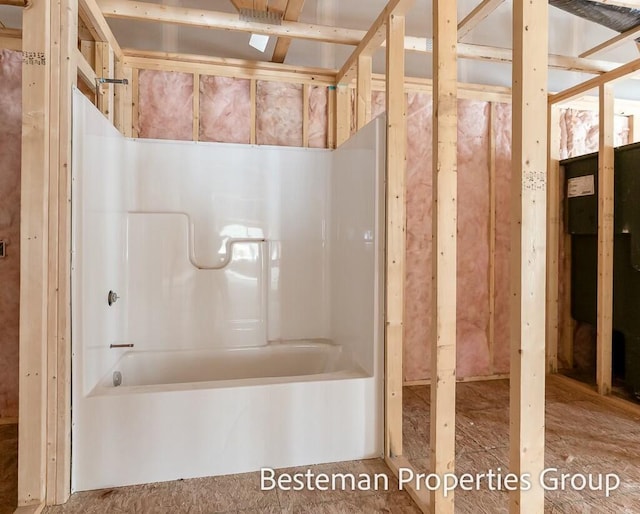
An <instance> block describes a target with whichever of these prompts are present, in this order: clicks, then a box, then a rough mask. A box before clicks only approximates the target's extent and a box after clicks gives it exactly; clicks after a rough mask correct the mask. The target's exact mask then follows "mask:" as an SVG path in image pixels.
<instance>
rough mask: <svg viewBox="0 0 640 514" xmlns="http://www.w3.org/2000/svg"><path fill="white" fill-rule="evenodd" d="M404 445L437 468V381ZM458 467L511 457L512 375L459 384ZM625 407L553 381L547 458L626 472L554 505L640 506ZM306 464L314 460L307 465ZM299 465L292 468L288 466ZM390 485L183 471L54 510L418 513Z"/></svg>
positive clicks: (10, 491) (478, 495)
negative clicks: (608, 484) (433, 436)
mask: <svg viewBox="0 0 640 514" xmlns="http://www.w3.org/2000/svg"><path fill="white" fill-rule="evenodd" d="M404 393H405V394H404V438H405V454H406V456H407V457H408V458H409V459H410V460H411V462H412V463H413V465H414V467H416V468H418V470H419V471H425V470H426V469H427V467H428V454H429V447H428V444H427V441H428V433H429V387H428V386H412V387H405V388H404ZM457 396H458V401H457V406H456V407H457V461H456V467H457V472H458V473H464V472H472V473H478V472H486V471H487V470H489V469H493V470H494V471H495V470H498V468H501V469H502V470H503V471H504V470H506V469H507V467H508V466H507V464H508V431H509V419H508V418H509V406H508V404H509V383H508V381H507V380H495V381H489V382H469V383H462V384H458V395H457ZM638 412H639V414H637V415H636V414H633V412H632V411H629V410H621V409H619V408H617V407H615V406H613V405H608V404H603V403H602V400H599V399H596V398H594V397H593V396H591V395H589V394H587V393H584V392H581V391H580V390H576V389H575V388H573V387H570V386H568V385H566V384H565V382H563V381H562V379H561V378H557V377H549V378H548V387H547V420H546V421H547V447H546V464H547V466H548V467H551V466H553V467H556V468H558V470H559V471H560V472H566V473H607V472H615V473H618V474H619V475H620V478H621V480H622V484H621V486H620V489H619V490H618V491H616V492H615V493H614V495H613V496H612V497H611V498H608V499H607V498H604V497H603V495H602V493H601V492H593V493H587V492H582V493H578V492H572V491H565V492H551V491H550V492H548V493H547V502H546V509H545V510H546V512H550V513H566V514H574V513H575V514H578V513H579V514H584V513H594V514H595V513H598V514H601V513H612V514H614V513H615V514H619V513H625V512H626V513H637V512H638V505H640V409H639V410H638ZM0 437H1V439H0V449H1V450H0V451H1V453H0V462H1V464H2V470H1V472H2V475H1V477H2V486H1V488H0V514H3V513H5V512H7V513H8V512H13V509H14V508H15V504H16V502H15V500H16V493H15V487H16V476H17V473H16V471H17V470H16V468H17V466H16V463H17V458H16V452H17V430H16V425H4V426H0ZM314 469H315V470H316V471H317V472H325V473H331V472H338V471H339V472H343V473H344V472H351V473H370V474H372V473H382V472H385V473H387V474H389V475H390V472H389V470H388V468H387V467H386V466H385V464H384V463H383V462H382V461H381V460H370V461H357V462H347V463H338V464H326V465H320V466H314ZM301 470H306V468H301ZM289 471H291V470H289ZM395 483H396V482H395V480H390V484H391V485H392V487H391V489H390V490H389V491H387V492H377V493H376V492H373V493H365V492H362V493H355V492H351V491H344V492H341V491H340V492H317V491H313V492H312V491H301V492H281V491H280V492H276V491H264V492H262V491H260V483H259V474H258V473H247V474H243V475H233V476H225V477H214V478H202V479H194V480H181V481H178V482H168V483H161V484H149V485H142V486H135V487H125V488H120V489H109V490H102V491H91V492H86V493H79V494H75V495H73V496H72V497H71V499H70V500H69V502H68V503H67V504H65V505H62V506H58V507H49V508H47V509H46V510H45V512H46V513H49V514H57V513H83V514H84V513H96V514H103V513H105V512H114V513H145V514H146V513H148V514H156V513H163V512H171V513H175V514H177V513H207V514H209V513H216V512H256V513H258V512H259V513H276V512H277V513H284V512H286V513H296V512H300V513H305V512H309V513H334V514H343V513H357V512H363V513H371V512H391V513H398V514H401V513H402V514H404V513H414V512H419V510H418V509H417V508H416V507H415V506H414V505H413V503H412V501H411V499H410V498H409V496H408V495H407V494H406V493H404V492H401V491H398V490H397V487H395ZM456 512H460V513H474V514H476V513H487V514H495V513H500V512H508V494H507V493H506V492H499V491H496V492H491V491H488V490H485V491H481V492H463V491H458V492H457V493H456Z"/></svg>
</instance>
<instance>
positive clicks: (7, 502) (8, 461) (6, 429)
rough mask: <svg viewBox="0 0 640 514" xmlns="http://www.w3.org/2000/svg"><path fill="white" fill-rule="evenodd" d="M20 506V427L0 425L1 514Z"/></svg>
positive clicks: (6, 513)
mask: <svg viewBox="0 0 640 514" xmlns="http://www.w3.org/2000/svg"><path fill="white" fill-rule="evenodd" d="M17 505H18V425H16V424H10V425H3V424H0V514H9V513H11V512H13V511H14V510H16V506H17Z"/></svg>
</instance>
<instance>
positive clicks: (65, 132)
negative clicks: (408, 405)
mask: <svg viewBox="0 0 640 514" xmlns="http://www.w3.org/2000/svg"><path fill="white" fill-rule="evenodd" d="M53 9H54V12H56V15H57V17H58V19H59V26H58V27H57V28H58V30H59V32H58V41H59V45H60V50H59V53H58V58H59V64H58V66H59V70H60V71H59V74H58V76H57V81H58V84H59V85H58V92H59V102H58V114H57V120H58V129H57V131H55V139H53V138H52V139H50V141H51V143H50V144H51V147H53V146H55V145H57V146H58V151H57V158H58V159H57V161H51V165H50V166H51V168H52V172H51V175H52V176H53V175H54V173H53V170H54V169H56V173H55V175H57V178H58V186H57V198H55V197H50V200H49V202H50V203H49V205H50V208H51V206H52V204H55V205H56V208H55V210H56V211H57V226H56V227H55V228H54V232H53V233H54V234H55V235H56V236H57V255H56V261H57V274H56V275H55V276H54V280H50V282H49V290H50V291H51V292H55V301H56V307H57V309H56V310H57V319H56V320H55V323H56V326H55V332H54V334H55V335H53V334H51V333H50V334H49V345H50V351H51V350H53V351H51V353H52V354H55V359H51V360H50V363H51V367H50V368H49V370H48V377H49V387H50V388H52V387H53V384H54V383H55V388H56V396H55V403H54V405H55V415H53V412H52V409H51V408H52V407H53V405H51V406H50V407H49V409H50V412H49V420H50V421H49V426H48V432H49V441H51V442H50V443H49V445H48V452H49V456H48V461H49V462H50V466H49V471H48V473H49V476H50V477H51V480H50V485H49V486H48V487H47V503H48V504H60V503H64V502H66V501H67V499H68V498H69V495H70V494H71V280H70V277H71V259H70V256H71V248H72V242H71V158H72V156H71V141H72V103H73V98H72V86H77V77H78V72H77V63H76V60H75V57H76V55H77V40H78V33H77V23H76V22H77V19H78V0H60V1H59V2H57V3H54V4H53ZM53 28H54V27H53V26H52V31H53ZM50 184H51V180H50ZM50 212H52V211H51V210H50ZM50 226H51V225H50ZM50 234H51V233H50ZM49 255H50V260H49V265H50V266H51V263H52V262H53V260H52V258H51V256H52V254H51V252H50V253H49ZM51 329H52V330H53V327H51ZM53 434H55V435H53ZM53 441H55V444H53Z"/></svg>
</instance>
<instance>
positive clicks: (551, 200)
mask: <svg viewBox="0 0 640 514" xmlns="http://www.w3.org/2000/svg"><path fill="white" fill-rule="evenodd" d="M548 109H549V112H548V115H547V119H548V127H549V132H548V136H547V141H548V145H549V151H548V154H549V164H548V168H547V313H546V326H547V334H546V340H547V343H546V347H547V373H557V371H558V337H559V333H560V329H559V323H558V321H559V307H560V303H559V293H560V285H559V276H560V275H559V270H560V268H559V266H560V263H559V257H560V202H561V196H562V192H561V191H562V189H561V188H562V187H563V186H564V183H563V182H560V110H559V108H558V107H557V106H555V105H549V107H548Z"/></svg>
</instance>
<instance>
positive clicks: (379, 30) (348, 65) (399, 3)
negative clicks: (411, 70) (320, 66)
mask: <svg viewBox="0 0 640 514" xmlns="http://www.w3.org/2000/svg"><path fill="white" fill-rule="evenodd" d="M413 2H414V0H390V1H389V3H388V4H387V5H386V7H385V8H384V9H383V10H382V12H381V13H380V15H379V16H378V18H376V21H374V22H373V25H371V28H370V29H369V30H368V31H367V33H366V35H365V36H364V37H363V38H362V40H361V41H360V42H359V43H358V46H357V47H356V49H355V50H354V52H353V53H352V54H351V56H350V57H349V58H348V59H347V62H345V63H344V65H343V66H342V68H341V69H340V71H339V72H338V76H337V78H336V82H337V83H345V84H347V83H349V82H351V81H352V80H353V79H354V78H355V75H356V69H357V65H358V59H359V58H360V57H361V56H372V55H373V53H374V52H375V51H376V50H377V49H378V48H380V45H382V42H383V41H384V40H385V25H386V23H387V20H388V19H389V16H391V15H392V14H394V15H395V16H404V15H405V14H406V12H407V11H408V10H409V9H410V8H411V7H412V6H413ZM402 37H403V49H404V39H405V36H404V35H403V36H402ZM387 44H388V40H387ZM388 54H389V51H388V50H387V55H388ZM403 59H404V55H403ZM388 73H389V70H388V69H387V74H388ZM403 77H404V70H403Z"/></svg>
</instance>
